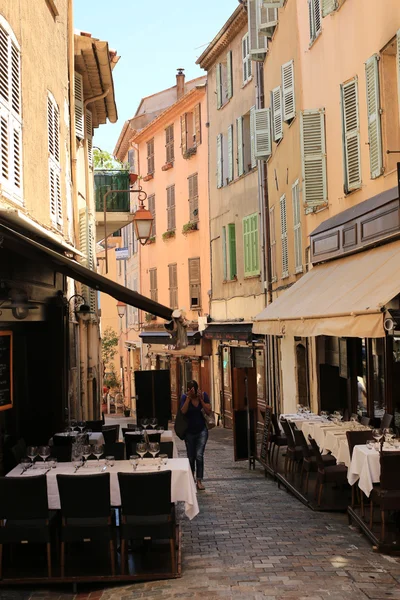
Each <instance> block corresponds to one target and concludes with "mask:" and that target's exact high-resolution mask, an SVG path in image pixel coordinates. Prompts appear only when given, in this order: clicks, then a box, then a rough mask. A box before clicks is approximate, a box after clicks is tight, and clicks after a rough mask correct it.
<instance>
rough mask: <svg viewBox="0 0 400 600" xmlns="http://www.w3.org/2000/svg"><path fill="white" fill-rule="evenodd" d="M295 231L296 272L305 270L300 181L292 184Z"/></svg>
mask: <svg viewBox="0 0 400 600" xmlns="http://www.w3.org/2000/svg"><path fill="white" fill-rule="evenodd" d="M292 203H293V231H294V266H295V272H296V273H302V271H303V249H302V248H303V244H302V239H301V208H300V189H299V181H298V180H297V181H295V182H294V184H293V185H292Z"/></svg>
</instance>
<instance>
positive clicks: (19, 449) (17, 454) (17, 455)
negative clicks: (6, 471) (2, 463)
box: [11, 438, 26, 465]
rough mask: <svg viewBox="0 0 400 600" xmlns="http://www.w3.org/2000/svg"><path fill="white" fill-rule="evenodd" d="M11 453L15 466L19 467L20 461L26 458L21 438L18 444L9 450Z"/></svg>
mask: <svg viewBox="0 0 400 600" xmlns="http://www.w3.org/2000/svg"><path fill="white" fill-rule="evenodd" d="M11 452H12V455H13V458H14V461H15V464H16V465H19V463H20V462H21V459H22V458H24V457H25V456H26V444H25V440H24V439H23V438H20V439H19V440H18V442H17V443H16V444H15V446H13V447H12V448H11Z"/></svg>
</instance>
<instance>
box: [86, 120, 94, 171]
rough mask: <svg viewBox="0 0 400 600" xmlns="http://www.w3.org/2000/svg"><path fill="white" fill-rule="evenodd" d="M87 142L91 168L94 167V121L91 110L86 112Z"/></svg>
mask: <svg viewBox="0 0 400 600" xmlns="http://www.w3.org/2000/svg"><path fill="white" fill-rule="evenodd" d="M86 141H87V153H88V162H89V167H92V166H93V119H92V113H91V112H90V110H87V111H86Z"/></svg>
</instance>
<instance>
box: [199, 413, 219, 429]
mask: <svg viewBox="0 0 400 600" xmlns="http://www.w3.org/2000/svg"><path fill="white" fill-rule="evenodd" d="M201 412H202V414H203V417H204V420H205V422H206V426H207V429H214V427H215V426H216V422H215V416H214V413H210V414H209V415H208V414H207V413H206V411H205V410H204V408H202V409H201Z"/></svg>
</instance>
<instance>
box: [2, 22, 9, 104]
mask: <svg viewBox="0 0 400 600" xmlns="http://www.w3.org/2000/svg"><path fill="white" fill-rule="evenodd" d="M9 66H10V60H9V36H8V34H7V33H6V32H5V31H4V29H3V28H2V27H0V97H1V98H2V99H3V100H4V101H5V102H6V103H7V104H8V101H9V97H10V74H9V71H10V69H9Z"/></svg>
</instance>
